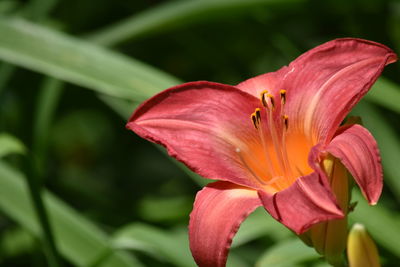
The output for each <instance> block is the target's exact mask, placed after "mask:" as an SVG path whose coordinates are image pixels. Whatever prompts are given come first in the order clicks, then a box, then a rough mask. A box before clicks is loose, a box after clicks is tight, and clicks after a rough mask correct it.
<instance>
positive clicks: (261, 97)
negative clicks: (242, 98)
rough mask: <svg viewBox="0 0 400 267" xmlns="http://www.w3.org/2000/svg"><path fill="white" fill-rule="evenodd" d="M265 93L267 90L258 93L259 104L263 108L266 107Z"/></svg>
mask: <svg viewBox="0 0 400 267" xmlns="http://www.w3.org/2000/svg"><path fill="white" fill-rule="evenodd" d="M266 95H268V91H267V90H264V91H262V92H261V94H260V100H261V104H262V105H263V106H264V107H265V108H266V107H268V103H267V99H266V98H265V96H266Z"/></svg>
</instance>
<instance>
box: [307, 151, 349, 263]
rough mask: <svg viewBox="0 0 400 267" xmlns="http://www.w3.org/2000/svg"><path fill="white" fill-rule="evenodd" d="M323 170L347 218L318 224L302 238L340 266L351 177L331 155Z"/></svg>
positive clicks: (345, 235)
mask: <svg viewBox="0 0 400 267" xmlns="http://www.w3.org/2000/svg"><path fill="white" fill-rule="evenodd" d="M322 168H323V170H324V171H325V173H326V174H327V177H328V181H329V183H330V186H331V188H332V191H333V193H334V194H335V196H336V199H337V201H338V204H339V206H340V208H341V209H342V210H343V212H344V213H345V214H346V217H345V218H343V219H340V220H330V221H326V222H322V223H318V224H316V225H314V226H313V227H311V228H310V230H309V231H308V232H307V233H306V234H305V235H303V236H302V237H300V238H301V239H302V240H303V241H305V242H306V243H308V244H310V245H311V246H313V247H314V248H315V250H316V251H317V252H318V253H319V254H321V255H323V256H324V257H325V259H326V260H327V261H328V262H329V263H331V264H332V265H340V264H341V263H342V262H343V252H344V250H345V248H346V240H347V211H348V204H349V179H348V178H349V177H348V172H347V170H346V168H345V167H344V166H343V164H342V163H341V162H340V161H339V160H338V159H336V158H334V157H333V156H331V155H328V156H327V157H326V159H324V160H323V162H322Z"/></svg>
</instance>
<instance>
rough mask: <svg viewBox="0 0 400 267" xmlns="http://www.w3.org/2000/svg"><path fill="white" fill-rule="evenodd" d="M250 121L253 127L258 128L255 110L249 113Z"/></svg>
mask: <svg viewBox="0 0 400 267" xmlns="http://www.w3.org/2000/svg"><path fill="white" fill-rule="evenodd" d="M251 121H252V122H253V126H254V128H256V129H257V130H258V121H257V117H256V113H255V112H254V113H252V114H251Z"/></svg>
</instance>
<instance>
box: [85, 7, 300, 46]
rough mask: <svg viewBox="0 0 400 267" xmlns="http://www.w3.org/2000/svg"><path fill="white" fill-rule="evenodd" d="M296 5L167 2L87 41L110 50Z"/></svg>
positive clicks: (106, 29)
mask: <svg viewBox="0 0 400 267" xmlns="http://www.w3.org/2000/svg"><path fill="white" fill-rule="evenodd" d="M297 2H303V0H284V1H282V0H218V1H215V0H201V1H199V0H194V1H193V0H192V1H170V2H166V3H164V4H160V5H158V6H156V7H153V8H151V9H148V10H145V11H143V12H141V13H139V14H137V15H136V14H135V15H134V16H132V17H129V18H127V19H125V20H123V21H120V22H118V23H116V24H114V25H111V26H109V27H107V28H105V29H102V30H100V31H98V32H95V33H93V34H90V35H89V36H88V38H89V39H90V40H91V41H93V42H95V43H98V44H101V45H104V46H111V45H115V44H118V43H120V42H123V41H125V40H127V39H133V38H137V37H139V36H142V35H149V34H152V33H157V32H161V31H162V32H165V30H167V29H172V28H178V27H187V26H188V25H190V24H192V23H195V22H199V21H210V19H220V18H221V17H224V16H226V15H227V14H230V13H232V12H235V15H237V13H238V12H240V13H244V12H247V11H249V10H254V8H256V7H260V6H268V5H279V6H282V5H287V6H290V7H291V8H293V3H297ZM222 15H223V16H222Z"/></svg>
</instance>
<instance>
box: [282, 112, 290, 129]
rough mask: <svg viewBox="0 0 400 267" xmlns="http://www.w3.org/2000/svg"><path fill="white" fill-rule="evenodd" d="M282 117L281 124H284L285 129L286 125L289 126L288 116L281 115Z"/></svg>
mask: <svg viewBox="0 0 400 267" xmlns="http://www.w3.org/2000/svg"><path fill="white" fill-rule="evenodd" d="M282 119H283V125H285V129H286V130H287V129H288V127H289V116H288V115H283V116H282Z"/></svg>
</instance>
